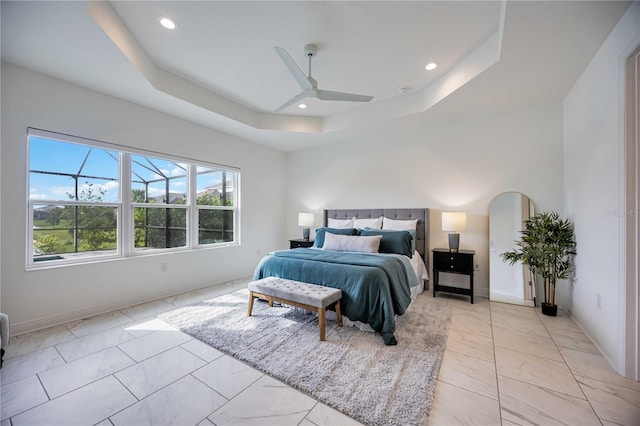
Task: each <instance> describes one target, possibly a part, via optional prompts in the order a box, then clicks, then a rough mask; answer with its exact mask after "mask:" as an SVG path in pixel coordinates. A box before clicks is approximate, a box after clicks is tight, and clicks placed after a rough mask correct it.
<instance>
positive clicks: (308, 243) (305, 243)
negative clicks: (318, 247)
mask: <svg viewBox="0 0 640 426" xmlns="http://www.w3.org/2000/svg"><path fill="white" fill-rule="evenodd" d="M289 243H290V244H291V247H290V248H292V249H294V248H300V247H305V248H306V247H313V240H289Z"/></svg>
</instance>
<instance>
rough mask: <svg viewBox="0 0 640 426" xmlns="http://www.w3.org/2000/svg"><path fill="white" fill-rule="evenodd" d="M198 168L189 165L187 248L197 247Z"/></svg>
mask: <svg viewBox="0 0 640 426" xmlns="http://www.w3.org/2000/svg"><path fill="white" fill-rule="evenodd" d="M197 171H198V167H197V166H196V165H194V164H190V165H189V178H188V180H187V181H188V185H189V196H188V197H187V201H188V204H189V210H188V212H187V235H188V237H189V247H190V248H196V247H198V244H199V242H198V188H197V182H198V173H197Z"/></svg>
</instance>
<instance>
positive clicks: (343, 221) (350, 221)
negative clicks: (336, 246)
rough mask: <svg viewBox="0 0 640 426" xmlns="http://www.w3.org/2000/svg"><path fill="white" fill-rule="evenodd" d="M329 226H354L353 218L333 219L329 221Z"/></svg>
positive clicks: (342, 227)
mask: <svg viewBox="0 0 640 426" xmlns="http://www.w3.org/2000/svg"><path fill="white" fill-rule="evenodd" d="M327 227H328V228H334V229H347V228H353V218H351V219H331V218H329V221H328V223H327Z"/></svg>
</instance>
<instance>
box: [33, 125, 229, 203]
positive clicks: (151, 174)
mask: <svg viewBox="0 0 640 426" xmlns="http://www.w3.org/2000/svg"><path fill="white" fill-rule="evenodd" d="M87 153H88V154H89V155H87ZM85 159H86V160H85ZM131 159H132V166H131V169H132V172H133V173H132V181H133V183H132V186H133V187H134V188H144V184H143V183H141V182H140V181H147V182H151V183H150V184H149V196H150V197H155V196H158V195H162V194H164V191H165V182H164V179H163V180H162V181H160V182H152V181H154V180H157V179H162V175H164V176H167V177H175V178H174V179H171V180H170V181H169V182H170V188H169V190H170V192H172V193H185V192H186V190H187V178H186V171H185V169H186V168H187V164H186V163H182V162H179V161H176V162H173V161H168V160H165V159H160V158H153V157H145V156H142V155H137V154H132V155H131ZM83 162H84V165H83ZM29 170H30V173H29V198H30V199H32V200H33V199H37V200H55V201H61V200H64V201H68V200H69V199H70V198H69V194H71V195H73V194H74V192H75V190H74V188H75V183H74V182H75V181H74V178H73V177H72V176H63V175H51V174H41V173H34V171H36V170H38V171H48V172H56V173H65V174H71V175H75V174H77V173H78V172H79V171H80V170H81V173H80V174H82V175H86V176H93V177H100V178H102V179H93V178H86V177H81V178H79V181H78V184H79V191H82V190H83V189H84V190H85V191H86V189H87V188H88V186H89V185H90V184H92V185H93V189H94V193H95V194H98V191H96V189H99V190H101V191H104V195H102V201H106V202H118V201H119V199H118V190H119V184H118V181H117V179H118V172H119V153H118V151H113V150H108V149H103V148H97V147H90V146H85V145H78V144H73V143H67V142H62V141H57V140H52V139H46V138H41V137H36V136H30V138H29ZM205 171H212V172H211V173H204V174H203V173H202V172H205ZM179 176H183V177H179ZM105 178H111V179H105ZM113 179H115V180H113ZM227 179H229V175H228V174H227ZM136 181H137V182H136ZM221 181H222V173H221V172H219V171H214V169H210V168H207V167H201V166H198V181H197V192H201V191H204V190H205V189H206V188H207V187H209V186H213V185H218V184H220V182H221Z"/></svg>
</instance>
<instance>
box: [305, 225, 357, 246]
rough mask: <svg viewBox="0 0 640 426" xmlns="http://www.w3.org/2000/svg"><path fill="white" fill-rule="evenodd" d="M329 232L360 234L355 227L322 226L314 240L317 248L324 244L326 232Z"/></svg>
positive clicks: (317, 230)
mask: <svg viewBox="0 0 640 426" xmlns="http://www.w3.org/2000/svg"><path fill="white" fill-rule="evenodd" d="M327 232H329V233H330V234H338V235H358V230H357V229H354V228H344V229H340V228H327V227H322V228H318V229H316V239H315V241H314V242H313V246H314V247H317V248H322V246H323V245H324V234H325V233H327Z"/></svg>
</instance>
